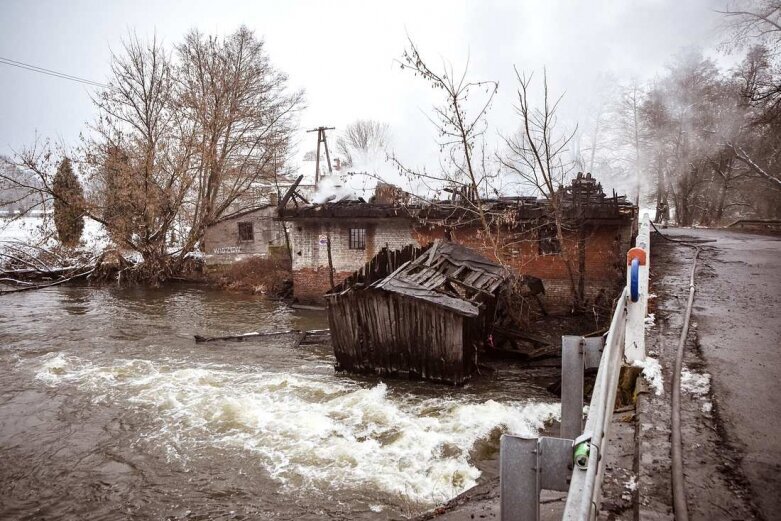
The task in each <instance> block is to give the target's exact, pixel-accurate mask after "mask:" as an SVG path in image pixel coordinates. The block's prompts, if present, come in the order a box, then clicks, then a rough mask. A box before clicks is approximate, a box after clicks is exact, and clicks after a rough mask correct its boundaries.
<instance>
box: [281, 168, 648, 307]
mask: <svg viewBox="0 0 781 521" xmlns="http://www.w3.org/2000/svg"><path fill="white" fill-rule="evenodd" d="M481 205H482V208H483V210H484V212H485V216H486V219H487V220H488V221H490V223H489V227H490V229H491V233H492V234H494V237H493V238H489V237H486V233H485V226H484V225H483V224H482V222H481V221H480V220H479V219H476V218H475V215H474V212H470V210H469V208H470V207H474V205H473V204H471V205H470V204H468V202H465V201H464V200H463V199H460V198H459V197H454V198H453V199H451V200H448V201H432V202H426V203H425V204H407V203H404V202H398V201H379V202H372V203H367V202H360V201H359V202H355V201H345V202H338V203H325V204H322V205H306V206H301V207H297V208H285V209H284V211H283V214H282V216H281V218H282V219H284V220H285V221H287V222H288V223H289V224H290V226H289V228H288V229H289V234H290V242H291V249H292V257H293V263H292V265H293V284H294V290H293V292H294V296H295V297H296V298H297V299H299V300H301V301H310V302H311V301H319V302H324V300H323V295H324V294H325V293H326V292H328V291H329V290H330V289H331V288H333V287H334V286H336V285H338V284H339V283H340V282H341V281H343V280H344V279H346V278H347V277H348V276H349V275H350V274H351V273H352V272H354V271H356V270H358V269H359V268H361V267H363V266H364V264H366V262H368V261H369V260H371V258H372V257H373V256H374V255H375V254H376V253H378V252H379V251H380V250H381V249H382V248H385V247H387V248H390V249H400V248H402V247H403V246H406V245H415V246H419V247H424V246H427V245H428V244H430V243H432V242H434V241H435V240H437V239H445V240H448V241H452V242H454V243H457V244H461V245H464V246H466V247H468V248H470V249H472V250H474V251H476V252H479V253H480V254H481V255H482V256H484V257H485V258H487V259H490V260H491V261H494V262H497V263H499V264H501V265H503V266H506V267H507V268H509V269H511V270H512V271H513V272H515V273H516V274H519V275H526V276H531V277H536V278H539V279H540V280H541V281H542V285H543V287H544V293H543V294H541V295H539V298H540V303H541V304H542V306H543V308H544V309H545V310H546V311H548V312H552V313H560V312H566V311H568V310H570V309H571V306H572V302H573V290H574V291H575V292H578V293H579V294H580V295H581V296H582V297H583V299H584V301H586V302H595V301H598V300H600V299H610V298H611V297H612V294H613V293H614V292H615V289H616V288H617V287H619V286H620V284H621V281H622V280H623V271H622V269H623V262H624V255H625V253H626V251H627V249H628V248H629V247H630V246H631V244H630V241H631V238H632V236H633V227H634V226H635V223H636V216H637V208H636V206H634V205H633V204H631V203H629V202H628V201H627V200H626V198H625V197H623V196H617V195H615V194H614V195H613V196H607V195H606V194H605V193H604V192H603V190H602V187H601V186H600V185H599V183H597V182H596V180H595V179H593V178H592V177H591V176H590V175H588V174H586V175H582V174H579V175H578V177H577V178H576V179H575V180H573V182H572V184H571V185H569V186H567V187H564V188H562V189H560V191H559V193H558V194H557V199H556V201H554V202H552V201H548V200H547V199H537V198H534V197H502V198H496V199H490V200H482V201H481ZM556 219H558V220H559V222H560V223H561V226H560V228H561V233H560V234H559V233H558V229H559V227H557V226H556Z"/></svg>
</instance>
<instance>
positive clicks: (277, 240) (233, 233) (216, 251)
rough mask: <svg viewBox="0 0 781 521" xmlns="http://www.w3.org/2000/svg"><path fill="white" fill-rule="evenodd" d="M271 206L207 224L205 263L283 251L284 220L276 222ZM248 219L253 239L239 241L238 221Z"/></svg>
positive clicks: (224, 262)
mask: <svg viewBox="0 0 781 521" xmlns="http://www.w3.org/2000/svg"><path fill="white" fill-rule="evenodd" d="M276 216H277V209H276V207H274V206H269V207H267V208H261V209H258V210H255V211H254V212H249V213H245V214H243V215H239V216H237V217H235V218H230V219H225V220H223V221H220V222H217V223H215V224H213V225H212V226H209V227H208V228H207V229H206V232H205V233H204V238H203V245H202V247H203V251H204V253H205V254H206V262H207V263H208V264H226V263H231V262H234V261H236V260H240V259H242V258H244V257H248V256H255V255H259V256H262V257H264V256H267V255H270V254H273V253H276V252H278V253H285V252H284V250H285V232H284V228H283V223H281V222H279V221H275V220H274V218H275V217H276ZM240 222H242V223H243V222H251V223H252V228H253V240H251V241H242V240H239V223H240Z"/></svg>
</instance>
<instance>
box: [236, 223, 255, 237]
mask: <svg viewBox="0 0 781 521" xmlns="http://www.w3.org/2000/svg"><path fill="white" fill-rule="evenodd" d="M239 240H240V241H254V240H255V231H254V230H253V228H252V223H239Z"/></svg>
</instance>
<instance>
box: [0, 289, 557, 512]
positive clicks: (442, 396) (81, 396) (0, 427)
mask: <svg viewBox="0 0 781 521" xmlns="http://www.w3.org/2000/svg"><path fill="white" fill-rule="evenodd" d="M319 327H326V321H325V317H324V315H323V314H322V313H319V312H302V311H293V310H290V309H289V308H287V307H285V306H282V305H279V304H275V303H269V302H266V301H263V300H259V299H257V298H253V297H244V296H240V295H233V294H225V293H220V292H214V291H208V290H204V289H201V288H193V287H181V288H166V289H162V290H150V289H136V290H128V289H112V288H89V287H67V288H65V287H60V288H51V289H48V290H41V291H36V292H29V293H19V294H14V295H8V296H4V297H0V518H2V519H6V518H22V519H24V518H27V519H39V518H46V519H55V518H67V519H71V518H72V519H118V518H131V517H132V518H141V519H233V518H236V519H323V518H333V519H387V518H397V517H400V516H408V515H410V514H412V513H416V512H419V511H421V510H423V509H426V508H430V507H431V506H434V505H436V504H437V503H440V502H442V501H445V500H447V499H449V498H451V497H453V496H455V495H457V494H458V493H460V492H462V491H464V490H466V489H467V488H469V487H470V486H473V485H474V484H475V483H476V482H477V480H478V479H479V477H480V475H481V468H482V463H484V462H485V460H486V459H488V458H490V457H492V456H493V455H495V451H496V445H497V440H498V437H499V434H500V433H501V432H503V431H512V432H515V433H520V434H527V435H532V434H535V433H537V432H538V431H539V429H541V428H542V427H543V424H544V422H546V421H548V420H551V419H552V418H554V417H555V416H556V415H557V413H558V406H557V405H555V404H553V403H551V398H550V397H549V396H547V395H546V393H545V392H544V391H543V390H542V389H541V388H540V387H539V386H537V385H535V384H533V383H528V382H525V378H524V375H523V374H521V373H512V372H508V373H506V374H505V373H503V374H501V375H494V376H493V377H491V378H484V379H482V380H479V381H477V382H475V383H473V384H470V385H469V386H467V387H465V388H462V389H458V388H450V387H447V386H440V385H433V384H426V383H411V382H404V381H380V380H378V379H374V378H359V377H352V376H349V375H343V374H336V373H335V372H334V370H333V358H332V356H331V354H330V352H329V351H328V350H327V349H325V348H306V347H300V348H294V347H293V345H292V343H291V340H290V339H286V338H284V337H278V338H277V337H272V338H270V339H267V340H265V341H262V342H261V341H253V342H244V343H231V342H222V343H213V344H211V343H210V344H195V342H194V341H193V334H194V333H200V334H218V333H226V332H246V331H252V330H264V331H275V330H287V329H294V328H295V329H313V328H319Z"/></svg>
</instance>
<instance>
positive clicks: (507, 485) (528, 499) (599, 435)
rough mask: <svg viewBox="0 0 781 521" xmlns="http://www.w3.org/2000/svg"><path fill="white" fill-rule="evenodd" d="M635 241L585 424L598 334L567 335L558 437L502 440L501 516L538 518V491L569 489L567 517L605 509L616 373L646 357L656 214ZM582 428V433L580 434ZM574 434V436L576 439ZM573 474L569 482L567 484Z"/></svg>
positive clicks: (574, 519) (514, 520)
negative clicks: (588, 373) (588, 371)
mask: <svg viewBox="0 0 781 521" xmlns="http://www.w3.org/2000/svg"><path fill="white" fill-rule="evenodd" d="M635 242H636V247H635V248H632V249H631V250H630V251H629V253H628V254H627V265H628V266H630V269H627V284H626V286H625V287H624V290H623V291H622V292H621V295H620V297H619V298H618V300H617V303H616V309H615V311H614V313H613V318H612V320H611V322H610V328H609V329H608V333H607V335H606V336H605V338H604V346H603V347H602V354H601V357H600V358H599V366H598V367H599V369H598V371H597V379H596V382H595V384H594V390H593V391H592V394H591V402H590V405H589V409H588V416H587V418H586V424H585V427H584V428H583V429H582V431H581V429H580V426H581V425H582V408H583V371H584V369H585V368H586V367H593V366H594V365H596V364H595V361H596V360H595V355H597V356H598V355H599V351H598V349H596V348H597V347H598V346H595V344H594V342H591V341H592V340H594V339H585V338H581V337H564V338H563V339H562V398H561V399H562V419H561V425H562V427H561V437H560V438H547V437H543V438H539V439H536V438H533V439H524V438H520V437H518V436H510V435H505V436H503V437H502V440H501V455H500V477H501V517H502V520H503V521H527V520H539V516H540V514H539V494H540V490H541V489H543V488H545V489H550V490H560V491H566V492H567V502H566V504H565V507H564V514H563V516H562V519H564V520H567V521H590V520H591V519H595V518H596V515H597V513H598V512H599V503H600V498H601V493H602V478H603V475H604V470H605V462H606V459H605V458H604V454H605V451H606V449H607V443H608V435H609V429H610V425H611V422H612V419H613V406H614V404H615V401H616V392H617V389H618V378H619V374H620V372H621V366H622V364H623V361H624V359H625V358H626V359H627V360H629V361H633V360H643V359H645V317H646V314H647V311H648V287H649V281H648V276H649V268H650V265H649V259H650V248H649V246H650V219H649V218H648V216H647V215H644V216H643V218H642V219H641V221H640V223H639V228H638V235H637V240H636V241H635ZM581 432H582V434H581ZM573 438H574V439H573ZM566 478H569V486H568V487H567V486H566V483H567V479H566Z"/></svg>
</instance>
